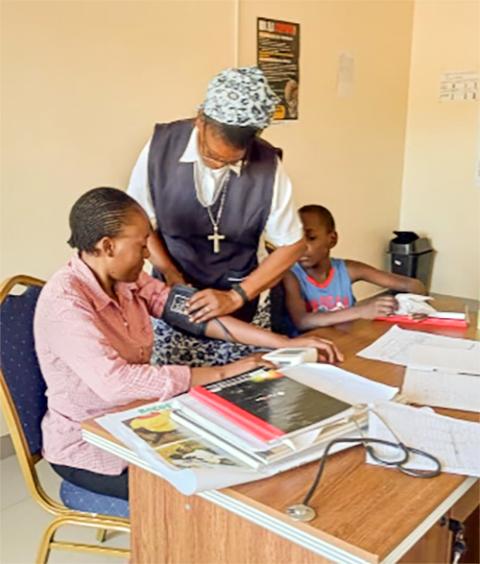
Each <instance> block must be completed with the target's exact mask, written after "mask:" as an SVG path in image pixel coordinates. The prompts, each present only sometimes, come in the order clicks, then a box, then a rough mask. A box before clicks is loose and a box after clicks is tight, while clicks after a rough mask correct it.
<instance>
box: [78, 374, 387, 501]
mask: <svg viewBox="0 0 480 564" xmlns="http://www.w3.org/2000/svg"><path fill="white" fill-rule="evenodd" d="M284 372H285V373H286V374H288V376H290V377H291V378H294V379H295V380H297V381H299V382H302V383H303V384H305V385H307V386H311V387H313V388H316V389H319V388H320V389H321V390H322V391H324V392H325V393H328V394H329V395H331V396H333V397H337V398H338V399H340V400H342V401H344V402H345V403H348V404H350V405H351V404H353V403H355V401H358V402H359V403H361V404H366V403H370V402H371V403H375V402H378V401H388V400H391V399H393V398H394V397H395V395H396V394H397V392H398V389H397V388H392V387H390V386H385V385H383V384H379V383H378V382H373V381H370V380H368V379H365V378H362V377H361V376H358V375H356V374H352V373H350V372H347V371H345V370H342V369H340V368H337V367H334V366H329V365H322V364H305V365H298V366H295V367H293V368H289V369H287V370H284ZM182 399H184V400H187V399H188V400H190V399H193V398H189V394H183V395H182V396H178V397H177V398H175V399H174V400H170V401H167V402H159V401H157V402H152V403H149V404H144V405H141V406H138V407H135V408H131V409H126V410H124V411H120V412H117V413H110V414H107V415H104V416H102V417H99V418H97V419H96V420H95V421H96V422H97V423H98V424H99V425H100V426H102V427H103V428H104V429H106V430H107V431H108V432H109V433H110V434H111V435H113V436H114V437H116V438H117V439H118V441H120V443H118V442H115V441H112V440H111V439H109V438H105V437H104V436H103V435H101V434H99V433H95V432H93V431H89V430H88V429H84V430H83V435H84V437H85V438H86V439H87V440H88V441H89V442H90V443H92V444H95V445H97V446H98V447H100V448H103V449H105V450H107V451H109V452H111V453H114V454H116V455H117V456H119V457H121V458H123V459H124V460H127V461H128V462H130V463H132V464H135V465H137V466H140V467H141V468H144V469H146V470H148V471H150V472H152V473H154V474H156V475H158V476H160V477H162V478H164V479H166V480H167V481H169V482H170V483H171V484H172V485H173V486H174V487H175V488H176V489H177V490H178V491H180V492H181V493H183V494H185V495H191V494H194V493H197V492H201V491H204V490H210V489H221V488H225V487H229V486H233V485H237V484H243V483H246V482H252V481H255V480H260V479H263V478H266V477H269V476H273V475H275V474H277V473H279V472H283V471H285V470H289V469H291V468H295V467H297V466H300V465H302V464H306V463H308V462H311V461H314V460H318V459H319V458H320V457H321V456H322V454H323V452H324V450H325V448H326V446H327V444H328V442H329V441H331V440H332V439H333V438H339V437H345V436H348V437H359V433H358V429H357V428H356V425H352V422H351V421H348V419H346V420H343V421H341V420H339V421H335V423H333V424H332V425H331V426H326V428H320V429H315V430H313V431H308V432H306V433H304V434H303V435H298V436H295V437H294V438H292V439H289V440H286V441H280V442H277V443H276V445H273V444H271V443H268V444H267V443H262V441H259V440H257V439H255V438H254V437H249V435H248V434H247V433H246V432H245V431H244V430H242V429H240V428H239V427H238V426H235V425H234V424H232V423H230V422H228V421H227V420H226V419H222V418H221V417H219V416H218V415H217V416H216V418H215V421H216V422H214V421H213V420H211V419H210V418H209V417H208V414H209V412H211V411H213V410H209V409H205V406H203V404H201V402H197V406H195V405H192V402H191V401H187V402H186V403H184V404H183V402H182ZM182 404H183V405H184V407H185V408H187V406H189V407H190V408H191V409H190V412H189V413H188V415H189V416H188V417H186V418H185V421H186V422H187V424H188V426H189V427H190V429H187V427H185V426H182V425H179V424H178V423H176V421H174V420H173V419H172V414H173V412H174V410H175V411H177V412H179V414H181V415H182V414H183V415H186V414H187V411H188V409H183V408H182ZM198 406H201V407H202V408H201V409H198V410H197V407H198ZM191 414H194V415H195V417H194V418H191V417H190V415H191ZM357 422H358V421H357ZM197 423H200V426H201V427H203V429H201V435H202V436H200V434H199V431H200V429H196V424H197ZM216 438H218V439H221V440H219V441H216V443H215V440H216ZM350 446H353V445H351V444H350V445H344V444H342V445H334V447H333V449H332V451H331V453H332V454H333V453H335V452H338V451H340V450H344V449H345V448H350ZM222 447H223V448H222ZM227 451H228V452H227ZM242 451H243V452H242ZM290 452H291V454H290ZM242 455H243V456H242ZM252 460H254V463H252V462H251V461H252Z"/></svg>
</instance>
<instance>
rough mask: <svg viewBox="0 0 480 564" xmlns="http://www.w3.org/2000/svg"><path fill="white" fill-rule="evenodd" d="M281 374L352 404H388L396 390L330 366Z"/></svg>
mask: <svg viewBox="0 0 480 564" xmlns="http://www.w3.org/2000/svg"><path fill="white" fill-rule="evenodd" d="M282 373H283V374H286V375H287V376H289V377H290V378H293V379H294V380H297V381H298V382H301V383H302V384H306V385H307V386H310V387H311V388H315V389H316V390H319V391H320V392H323V393H325V394H329V395H330V396H333V397H335V398H337V399H339V400H341V401H344V402H347V403H350V404H352V405H358V404H369V403H379V402H384V401H388V400H391V399H393V398H394V397H395V395H396V394H397V393H398V391H399V389H398V388H394V387H392V386H386V385H385V384H381V383H379V382H375V381H373V380H369V379H368V378H364V377H363V376H359V375H358V374H354V373H353V372H348V371H347V370H343V369H342V368H338V366H332V365H331V364H317V363H308V364H299V365H297V366H292V367H291V368H285V369H283V370H282Z"/></svg>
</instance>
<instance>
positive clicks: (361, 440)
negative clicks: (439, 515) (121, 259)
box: [285, 405, 442, 522]
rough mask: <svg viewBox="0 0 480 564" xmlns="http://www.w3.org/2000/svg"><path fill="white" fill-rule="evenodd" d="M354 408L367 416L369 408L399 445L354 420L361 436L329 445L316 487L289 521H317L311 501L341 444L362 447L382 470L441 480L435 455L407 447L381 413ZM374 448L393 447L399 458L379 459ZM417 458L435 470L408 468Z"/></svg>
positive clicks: (292, 510) (293, 508)
mask: <svg viewBox="0 0 480 564" xmlns="http://www.w3.org/2000/svg"><path fill="white" fill-rule="evenodd" d="M354 408H355V409H356V410H359V409H361V410H362V412H365V408H366V410H367V411H368V412H369V413H372V414H374V415H375V416H376V417H378V419H380V421H381V422H382V423H383V424H384V425H385V427H386V428H387V429H388V430H389V431H390V433H391V434H392V435H393V436H394V437H395V439H396V440H397V442H396V443H394V442H392V441H387V440H384V439H376V438H372V437H365V436H364V433H363V429H362V428H361V426H360V425H359V424H358V422H357V417H358V415H357V416H353V417H352V421H353V422H354V423H355V425H356V426H357V429H358V431H359V433H360V435H361V436H360V437H355V438H348V437H345V438H338V439H333V440H331V441H330V442H329V443H328V444H327V446H326V447H325V451H324V453H323V455H322V457H321V459H320V464H319V466H318V470H317V474H316V476H315V478H314V480H313V482H312V485H311V486H310V489H309V490H308V492H307V493H306V495H305V497H304V498H303V500H302V501H301V503H297V504H294V505H290V506H289V507H287V508H286V510H285V513H286V514H287V515H288V516H289V517H291V518H292V519H294V520H295V521H303V522H308V521H312V519H315V517H316V515H317V513H316V511H315V509H313V507H311V506H310V505H309V501H310V500H311V498H312V496H313V494H314V493H315V490H316V489H317V486H318V484H319V483H320V479H321V477H322V474H323V471H324V469H325V464H326V462H327V457H328V454H329V452H330V451H331V450H332V448H333V447H334V446H335V445H339V444H361V445H362V446H363V447H364V448H365V450H366V451H367V453H368V454H369V455H370V457H371V458H372V459H373V460H374V461H375V462H377V463H378V464H381V465H382V466H387V467H390V468H397V469H398V470H400V472H402V473H403V474H406V475H407V476H412V477H414V478H435V477H436V476H438V475H439V474H440V473H441V471H442V465H441V464H440V461H439V460H438V458H436V457H435V456H433V455H432V454H429V453H428V452H425V451H423V450H419V449H417V448H413V447H409V446H407V445H405V444H404V443H403V442H402V441H401V440H400V439H399V438H398V436H397V435H396V434H395V433H394V431H393V430H392V428H391V427H390V426H389V425H388V423H387V422H386V421H385V419H384V418H383V417H382V416H381V415H380V414H379V413H377V412H376V411H375V410H374V409H373V408H371V407H367V406H363V405H362V406H360V405H358V406H354ZM372 444H375V445H382V446H385V447H390V448H392V449H394V450H395V451H396V454H397V456H396V457H394V458H392V459H387V458H384V457H382V456H379V455H378V453H376V452H375V450H374V448H373V447H372V446H371V445H372ZM413 455H415V456H420V457H422V458H425V459H427V460H428V461H429V462H432V463H433V464H434V468H433V470H416V469H412V468H407V467H406V464H407V463H408V462H409V460H410V457H411V456H413Z"/></svg>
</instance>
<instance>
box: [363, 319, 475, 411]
mask: <svg viewBox="0 0 480 564" xmlns="http://www.w3.org/2000/svg"><path fill="white" fill-rule="evenodd" d="M358 355H359V356H362V357H364V358H370V359H373V360H382V361H384V362H392V363H394V364H403V365H405V366H407V370H406V374H405V380H404V385H403V388H402V394H403V395H404V396H405V397H406V399H407V401H409V402H412V403H418V404H422V405H430V406H438V407H448V408H453V409H464V410H468V411H480V342H478V341H473V340H469V339H460V338H452V337H444V336H441V335H433V334H430V333H424V332H420V331H407V330H404V329H400V328H399V327H397V326H394V327H392V328H391V329H390V330H389V331H387V332H386V333H385V334H384V335H382V337H380V338H379V339H377V340H376V341H375V342H374V343H372V344H371V345H370V346H369V347H367V348H365V349H363V350H362V351H360V352H359V353H358Z"/></svg>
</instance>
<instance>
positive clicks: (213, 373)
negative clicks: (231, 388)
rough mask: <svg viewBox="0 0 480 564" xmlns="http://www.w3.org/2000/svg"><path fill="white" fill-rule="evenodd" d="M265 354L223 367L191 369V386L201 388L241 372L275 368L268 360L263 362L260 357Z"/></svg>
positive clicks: (255, 355) (248, 357)
mask: <svg viewBox="0 0 480 564" xmlns="http://www.w3.org/2000/svg"><path fill="white" fill-rule="evenodd" d="M264 354H265V353H264V352H263V353H256V354H253V355H251V356H247V357H246V358H242V359H240V360H237V361H235V362H231V363H230V364H225V365H224V366H202V367H200V368H192V381H191V385H192V386H202V385H204V384H209V383H210V382H216V381H218V380H224V379H225V378H230V377H231V376H236V375H237V374H242V373H243V372H248V371H250V370H254V369H255V368H259V367H260V366H263V367H266V368H269V369H270V368H275V365H274V364H272V363H271V362H268V360H264V359H263V358H262V355H264Z"/></svg>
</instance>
